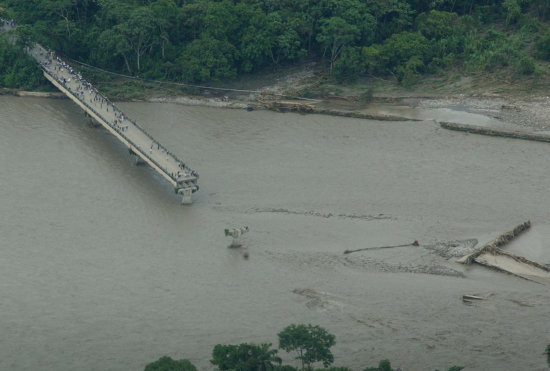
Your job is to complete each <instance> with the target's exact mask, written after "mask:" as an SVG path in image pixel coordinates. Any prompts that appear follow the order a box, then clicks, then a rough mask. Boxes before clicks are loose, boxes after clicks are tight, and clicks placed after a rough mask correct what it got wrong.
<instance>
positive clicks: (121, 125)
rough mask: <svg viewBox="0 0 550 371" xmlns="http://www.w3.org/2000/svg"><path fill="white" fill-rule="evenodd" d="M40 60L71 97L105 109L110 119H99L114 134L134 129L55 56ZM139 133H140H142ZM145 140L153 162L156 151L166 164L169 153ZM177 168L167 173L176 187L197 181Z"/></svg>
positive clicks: (133, 124)
mask: <svg viewBox="0 0 550 371" xmlns="http://www.w3.org/2000/svg"><path fill="white" fill-rule="evenodd" d="M40 57H41V58H40V64H41V66H42V68H43V69H44V70H45V71H46V72H47V73H48V74H50V75H51V76H53V77H54V78H55V79H56V80H57V81H58V82H59V83H60V84H62V85H63V86H64V87H65V88H66V89H68V90H69V91H71V93H73V94H74V95H75V96H76V97H78V99H79V100H80V101H81V102H83V103H84V104H86V105H87V106H88V107H89V108H90V109H92V110H93V111H94V112H96V113H97V109H94V108H93V107H92V106H95V107H96V108H97V107H98V106H99V109H103V108H104V107H105V111H106V112H110V115H112V116H113V119H112V120H107V119H106V117H105V115H100V116H101V117H102V118H103V119H104V121H106V122H107V123H108V124H109V126H111V127H112V128H113V129H114V130H116V131H117V132H119V133H120V134H122V135H124V134H123V133H124V132H126V131H128V130H129V128H130V127H136V128H137V124H136V121H135V120H130V119H129V118H128V117H127V116H126V115H124V113H123V112H121V111H120V110H119V109H118V108H117V107H116V106H115V105H114V104H113V103H112V102H110V101H109V99H107V98H106V97H104V96H103V95H101V94H100V93H99V92H98V91H97V89H96V88H95V87H94V86H93V85H92V84H91V83H89V82H88V81H86V80H85V79H84V78H83V77H82V75H81V74H80V73H79V72H76V71H74V69H73V68H72V67H71V66H70V65H69V64H68V63H66V62H65V61H64V60H63V59H61V58H59V57H58V56H57V55H56V54H55V53H54V52H52V51H45V50H42V51H41V52H40ZM67 75H68V76H67ZM75 83H76V84H75ZM138 130H140V131H143V130H141V129H138ZM148 138H149V139H150V140H151V146H150V149H149V157H151V159H152V156H153V150H154V149H156V150H157V151H160V152H161V154H162V155H164V156H166V160H167V161H169V158H170V156H171V154H170V153H169V152H168V150H166V149H165V148H164V147H162V146H161V145H160V144H159V143H158V142H156V141H155V140H154V139H153V138H151V137H150V136H148ZM172 157H173V155H172ZM178 168H179V170H178V171H177V172H171V173H170V176H171V177H172V178H173V179H175V180H176V181H177V182H178V183H179V182H186V181H191V180H193V178H198V177H199V174H198V173H197V172H196V171H195V170H192V169H190V168H188V167H187V166H186V165H185V164H184V163H183V162H181V161H180V162H179V163H178Z"/></svg>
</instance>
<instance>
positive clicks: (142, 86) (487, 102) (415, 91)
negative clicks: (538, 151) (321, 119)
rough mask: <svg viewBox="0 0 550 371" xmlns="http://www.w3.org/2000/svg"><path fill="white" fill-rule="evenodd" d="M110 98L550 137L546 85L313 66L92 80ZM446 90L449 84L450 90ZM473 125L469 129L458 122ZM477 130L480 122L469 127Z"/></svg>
mask: <svg viewBox="0 0 550 371" xmlns="http://www.w3.org/2000/svg"><path fill="white" fill-rule="evenodd" d="M89 80H90V81H95V82H96V83H95V84H96V86H97V87H98V88H99V89H100V91H102V92H103V93H104V94H105V95H107V96H108V97H110V98H111V99H113V100H116V101H122V102H124V101H125V102H151V103H174V104H183V105H190V106H206V107H217V108H231V109H248V110H255V109H267V110H273V111H278V112H297V113H302V114H308V113H313V114H323V115H332V116H342V117H353V118H363V119H372V120H380V121H418V120H436V121H452V118H449V117H448V116H447V113H448V112H445V111H460V112H467V113H470V114H472V115H482V116H485V117H487V118H489V119H491V120H492V122H491V124H492V125H493V126H495V125H496V126H498V125H499V122H502V124H503V125H508V126H510V125H512V126H514V127H517V128H518V129H522V130H528V131H545V130H550V123H549V122H548V120H547V117H549V116H550V104H549V103H550V97H548V96H546V95H544V94H543V93H544V89H542V87H543V85H544V84H543V83H539V84H538V85H534V83H533V81H527V80H526V81H515V82H514V83H513V84H512V83H510V82H502V81H501V82H498V81H496V80H495V79H494V78H493V76H489V77H484V78H481V77H479V76H478V77H476V78H472V77H461V78H455V77H450V76H446V77H442V76H440V77H429V78H424V79H423V80H422V81H419V82H418V83H417V84H415V85H414V86H412V87H408V88H405V87H403V86H401V85H399V84H397V83H396V82H395V81H391V80H382V79H379V78H367V79H363V80H360V81H357V82H355V83H353V84H347V85H344V84H335V83H333V82H331V81H330V80H328V79H326V78H325V77H324V76H323V75H322V74H321V72H320V71H319V70H318V68H317V67H316V66H315V65H314V64H309V65H304V66H301V67H291V68H287V69H285V70H281V71H275V72H269V73H263V74H255V75H251V76H246V77H244V78H243V79H240V80H239V81H233V80H231V81H222V82H217V83H213V84H212V86H208V87H206V86H200V87H199V86H190V85H185V84H170V83H159V82H152V81H147V80H140V79H128V78H123V77H116V78H114V77H112V76H108V75H106V74H98V73H90V78H89ZM445 82H447V83H445ZM530 88H533V89H532V90H530ZM6 94H7V95H15V96H23V97H29V96H31V97H47V98H63V97H64V96H63V94H62V93H59V92H28V91H21V90H17V89H0V95H6ZM461 123H463V124H470V122H467V121H466V122H465V121H463V122H461ZM471 124H479V122H477V121H476V122H471Z"/></svg>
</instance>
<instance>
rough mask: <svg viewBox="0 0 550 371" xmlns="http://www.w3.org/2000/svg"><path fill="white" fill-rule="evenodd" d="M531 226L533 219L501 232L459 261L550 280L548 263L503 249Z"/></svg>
mask: <svg viewBox="0 0 550 371" xmlns="http://www.w3.org/2000/svg"><path fill="white" fill-rule="evenodd" d="M529 228H531V221H527V222H525V223H522V224H520V225H518V226H517V227H515V228H514V229H513V230H511V231H508V232H506V233H503V234H501V235H500V236H499V237H498V238H496V239H495V240H493V241H491V242H489V243H488V244H487V245H485V246H483V247H482V248H481V249H479V250H478V251H476V252H474V253H472V254H469V255H466V256H464V257H462V258H460V259H459V260H458V262H459V263H463V264H472V263H474V262H475V263H478V264H481V265H484V266H486V267H489V268H493V269H495V270H498V271H501V272H505V273H509V274H512V275H514V276H517V277H520V278H524V279H527V280H530V281H535V282H538V281H537V280H536V279H543V280H550V268H548V267H547V266H546V265H543V264H539V263H537V262H534V261H531V260H529V259H526V258H524V257H522V256H518V255H514V254H512V253H509V252H506V251H504V250H502V249H501V248H502V247H504V246H505V245H507V244H508V243H510V242H511V241H512V240H514V239H515V238H517V237H518V236H519V235H520V234H522V233H523V232H525V231H527V230H529Z"/></svg>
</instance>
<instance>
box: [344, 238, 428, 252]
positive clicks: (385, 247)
mask: <svg viewBox="0 0 550 371" xmlns="http://www.w3.org/2000/svg"><path fill="white" fill-rule="evenodd" d="M407 246H417V247H418V246H420V245H419V244H418V241H416V240H414V242H413V243H408V244H405V245H393V246H377V247H365V248H364V249H357V250H346V251H344V254H351V253H352V252H358V251H365V250H377V249H391V248H394V247H407Z"/></svg>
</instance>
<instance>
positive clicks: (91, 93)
mask: <svg viewBox="0 0 550 371" xmlns="http://www.w3.org/2000/svg"><path fill="white" fill-rule="evenodd" d="M1 21H2V20H0V23H2V22H1ZM12 27H15V24H13V23H9V24H6V22H5V21H4V23H3V24H0V30H6V29H10V28H12ZM27 52H28V53H29V54H30V55H31V56H32V57H33V58H34V59H35V60H36V61H37V62H38V63H39V64H40V66H41V67H42V71H43V73H44V76H45V77H46V78H47V79H48V80H49V81H50V82H51V83H52V84H53V85H54V86H55V87H57V88H58V89H59V90H60V91H61V92H63V93H64V94H65V95H66V96H67V97H69V98H70V99H71V100H72V101H73V102H75V103H76V104H77V105H78V106H80V108H82V109H83V110H84V111H85V112H86V113H87V114H88V115H90V117H92V118H93V119H94V120H95V121H96V122H98V123H99V124H101V125H102V126H103V127H104V128H105V129H107V131H109V132H110V133H111V134H113V135H114V136H115V137H116V138H117V139H118V140H119V141H120V142H122V143H123V144H124V145H125V146H126V147H128V150H129V151H130V153H131V154H133V155H135V156H136V163H146V164H148V165H149V166H151V167H152V168H153V169H154V170H155V171H157V172H158V173H159V174H160V175H161V176H162V177H163V178H165V179H166V180H167V181H168V182H169V183H170V184H172V186H173V187H174V190H175V192H176V193H178V194H181V195H182V203H183V204H190V203H191V201H192V199H191V195H192V194H193V193H194V192H196V191H198V190H199V186H198V183H197V182H198V178H199V174H198V173H197V172H196V171H195V170H193V169H191V168H189V167H188V166H187V165H186V164H185V163H184V162H183V161H181V160H179V159H178V158H177V157H176V156H175V155H174V154H172V153H171V152H170V151H168V150H167V149H166V148H164V147H163V146H162V145H161V144H160V143H159V142H158V141H156V140H155V139H154V138H153V137H152V136H151V135H149V134H148V133H147V132H146V131H145V130H143V129H142V128H141V127H139V125H138V124H137V123H136V121H135V120H132V119H130V118H129V117H128V116H126V115H125V114H124V113H123V112H122V111H121V110H120V109H118V108H117V107H116V106H115V105H114V104H113V103H112V102H110V101H109V99H107V98H106V97H105V96H103V95H101V94H100V93H99V92H98V91H97V90H96V89H95V88H94V87H93V86H92V85H91V84H90V83H88V82H87V81H86V80H84V79H83V78H82V76H81V75H80V74H78V73H76V72H75V71H73V69H72V67H71V66H70V65H69V64H68V63H67V62H65V61H63V60H62V59H61V58H59V57H57V56H55V54H54V53H52V52H49V51H47V50H46V49H44V48H43V47H42V46H41V45H39V44H35V45H34V47H32V48H28V49H27Z"/></svg>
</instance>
